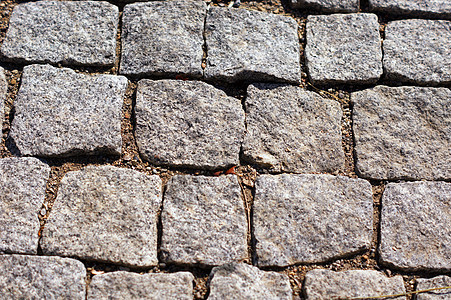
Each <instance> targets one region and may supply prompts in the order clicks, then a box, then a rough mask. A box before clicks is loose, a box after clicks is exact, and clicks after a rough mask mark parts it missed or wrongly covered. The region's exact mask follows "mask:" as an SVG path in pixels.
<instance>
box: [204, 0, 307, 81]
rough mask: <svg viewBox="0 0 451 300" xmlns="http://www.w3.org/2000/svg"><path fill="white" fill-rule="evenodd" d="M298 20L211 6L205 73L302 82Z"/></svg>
mask: <svg viewBox="0 0 451 300" xmlns="http://www.w3.org/2000/svg"><path fill="white" fill-rule="evenodd" d="M297 29H298V24H297V23H296V21H295V20H294V19H292V18H289V17H286V16H280V15H275V14H270V13H264V12H258V11H249V10H244V9H226V8H219V7H211V8H210V9H209V11H208V14H207V21H206V26H205V38H206V45H207V51H208V52H207V54H208V55H207V66H206V69H205V77H206V78H207V79H213V80H224V81H228V82H233V81H240V80H244V81H251V82H258V81H272V82H293V83H299V82H300V79H301V69H300V55H299V37H298V32H297Z"/></svg>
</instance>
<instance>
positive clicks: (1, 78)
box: [0, 67, 8, 124]
mask: <svg viewBox="0 0 451 300" xmlns="http://www.w3.org/2000/svg"><path fill="white" fill-rule="evenodd" d="M7 91H8V82H7V81H6V77H5V70H4V69H3V68H2V67H0V124H2V123H3V117H4V113H5V100H6V92H7Z"/></svg>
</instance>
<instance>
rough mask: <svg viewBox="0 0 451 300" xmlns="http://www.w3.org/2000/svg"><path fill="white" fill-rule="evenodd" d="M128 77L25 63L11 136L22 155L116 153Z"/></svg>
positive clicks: (117, 153) (15, 104)
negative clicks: (91, 73)
mask: <svg viewBox="0 0 451 300" xmlns="http://www.w3.org/2000/svg"><path fill="white" fill-rule="evenodd" d="M127 83H128V81H127V78H125V77H123V76H114V75H96V76H91V75H85V74H79V73H76V72H75V71H73V70H71V69H67V68H55V67H52V66H50V65H31V66H26V67H25V68H24V72H23V75H22V83H21V86H20V89H19V92H18V95H17V98H16V100H15V101H14V108H15V115H14V120H13V121H12V125H11V132H10V138H11V139H12V140H13V142H14V144H15V145H16V147H17V148H18V150H19V151H20V153H21V154H22V155H34V156H42V157H64V156H73V155H78V154H82V155H84V154H87V155H90V154H99V153H103V154H114V155H119V154H120V153H121V147H122V137H121V117H122V113H121V109H122V103H123V98H124V95H125V91H126V88H127Z"/></svg>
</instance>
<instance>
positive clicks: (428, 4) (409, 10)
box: [368, 0, 451, 19]
mask: <svg viewBox="0 0 451 300" xmlns="http://www.w3.org/2000/svg"><path fill="white" fill-rule="evenodd" d="M368 2H369V6H370V9H371V10H373V11H377V12H384V13H389V14H396V15H402V16H403V17H413V16H422V17H434V18H446V19H451V2H450V1H448V0H444V1H442V0H369V1H368Z"/></svg>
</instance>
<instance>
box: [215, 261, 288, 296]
mask: <svg viewBox="0 0 451 300" xmlns="http://www.w3.org/2000/svg"><path fill="white" fill-rule="evenodd" d="M210 280H211V281H210V295H209V296H208V299H209V300H219V299H237V300H238V299H240V300H241V299H242V300H247V299H249V300H250V299H255V300H258V299H274V300H275V299H286V300H291V299H293V296H292V291H291V287H290V280H289V279H288V276H287V275H285V274H279V273H276V272H264V271H260V270H259V269H258V268H257V267H253V266H250V265H248V264H244V263H230V264H226V265H222V266H219V267H216V268H213V270H212V272H211V274H210Z"/></svg>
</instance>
